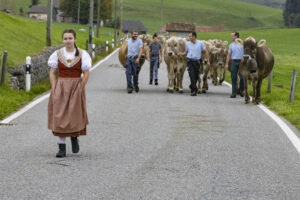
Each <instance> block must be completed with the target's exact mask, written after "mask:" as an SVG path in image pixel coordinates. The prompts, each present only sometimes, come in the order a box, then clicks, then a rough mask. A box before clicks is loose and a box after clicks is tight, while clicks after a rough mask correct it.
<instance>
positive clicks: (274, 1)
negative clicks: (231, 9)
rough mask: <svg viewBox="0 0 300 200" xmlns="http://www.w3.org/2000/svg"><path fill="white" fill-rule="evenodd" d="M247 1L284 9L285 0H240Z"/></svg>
mask: <svg viewBox="0 0 300 200" xmlns="http://www.w3.org/2000/svg"><path fill="white" fill-rule="evenodd" d="M240 1H244V2H248V3H254V4H259V5H264V6H269V7H272V8H279V9H284V6H285V2H286V0H240Z"/></svg>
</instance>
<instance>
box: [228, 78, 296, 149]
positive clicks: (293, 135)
mask: <svg viewBox="0 0 300 200" xmlns="http://www.w3.org/2000/svg"><path fill="white" fill-rule="evenodd" d="M224 84H225V85H227V86H228V87H230V88H231V87H232V85H231V84H230V83H228V82H226V81H224ZM250 98H251V99H252V97H250ZM258 107H259V108H260V109H261V110H262V111H264V112H265V113H266V114H267V115H268V116H269V117H270V118H271V119H272V120H274V121H275V122H276V124H277V125H278V126H279V127H280V128H281V130H282V131H283V132H284V133H285V135H286V136H287V137H288V139H289V140H290V141H291V143H292V144H293V145H294V147H295V148H296V150H297V151H298V153H299V154H300V139H299V137H298V136H297V135H296V133H295V132H294V131H293V130H292V129H291V128H290V127H289V126H288V125H287V124H286V123H285V122H284V121H283V120H282V119H281V118H280V117H279V116H278V115H276V114H275V113H274V112H272V111H271V110H270V109H269V108H268V107H266V106H264V105H262V104H259V105H258Z"/></svg>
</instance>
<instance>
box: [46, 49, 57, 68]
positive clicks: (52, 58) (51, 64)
mask: <svg viewBox="0 0 300 200" xmlns="http://www.w3.org/2000/svg"><path fill="white" fill-rule="evenodd" d="M48 66H49V67H51V68H57V67H58V56H57V52H56V51H54V53H53V54H52V55H51V56H50V57H49V60H48Z"/></svg>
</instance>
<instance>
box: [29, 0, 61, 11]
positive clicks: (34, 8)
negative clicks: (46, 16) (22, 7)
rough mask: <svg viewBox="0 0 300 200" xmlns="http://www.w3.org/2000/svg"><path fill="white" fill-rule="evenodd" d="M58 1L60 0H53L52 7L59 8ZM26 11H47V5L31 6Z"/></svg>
mask: <svg viewBox="0 0 300 200" xmlns="http://www.w3.org/2000/svg"><path fill="white" fill-rule="evenodd" d="M59 1H60V0H53V2H52V4H53V7H54V8H56V9H58V8H59ZM28 13H48V6H41V5H36V6H31V7H30V9H29V11H28Z"/></svg>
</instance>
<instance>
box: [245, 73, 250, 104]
mask: <svg viewBox="0 0 300 200" xmlns="http://www.w3.org/2000/svg"><path fill="white" fill-rule="evenodd" d="M244 86H245V103H246V104H248V103H250V97H249V93H248V79H247V78H246V77H244Z"/></svg>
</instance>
